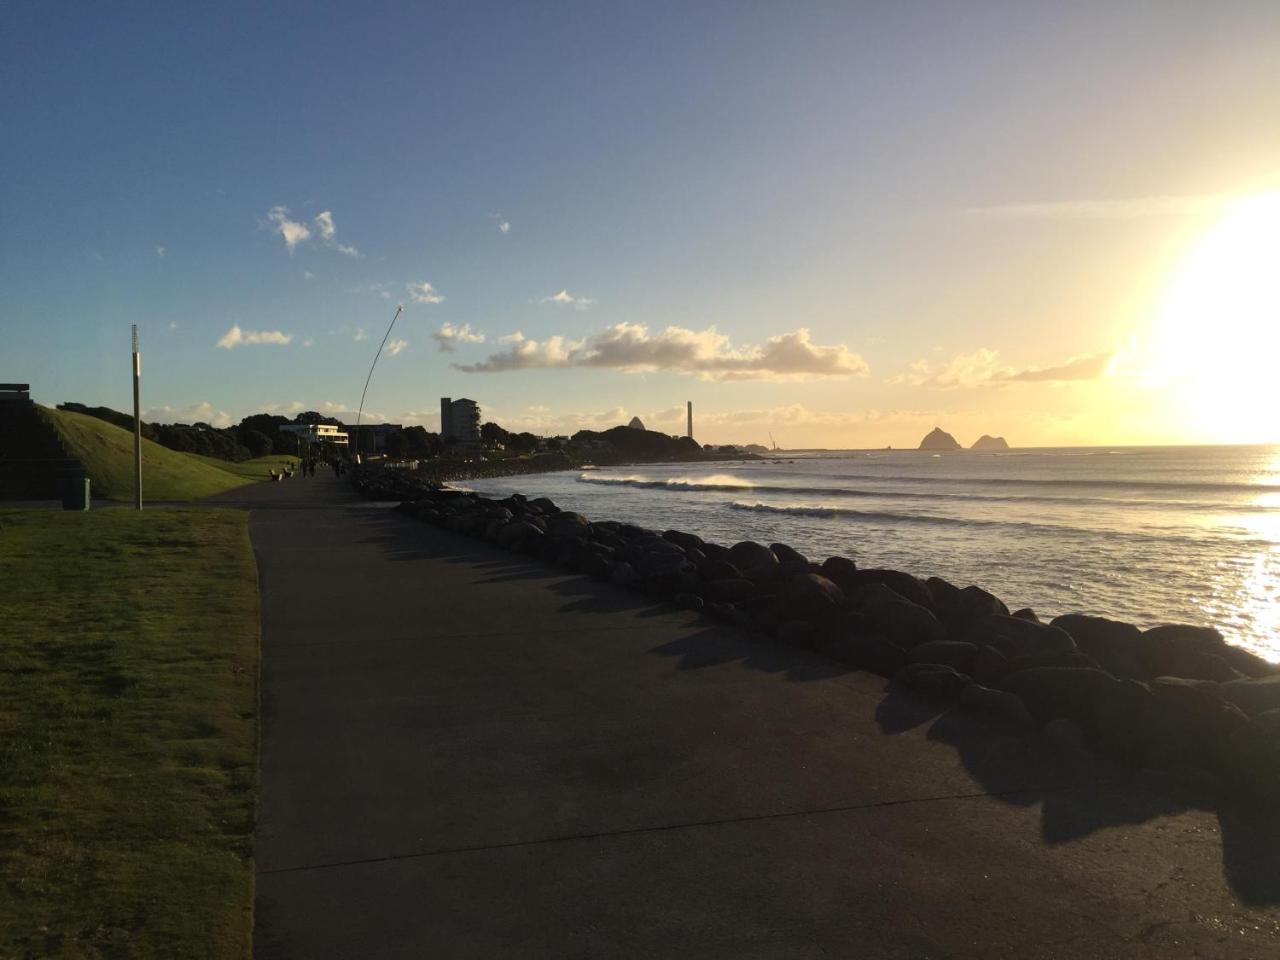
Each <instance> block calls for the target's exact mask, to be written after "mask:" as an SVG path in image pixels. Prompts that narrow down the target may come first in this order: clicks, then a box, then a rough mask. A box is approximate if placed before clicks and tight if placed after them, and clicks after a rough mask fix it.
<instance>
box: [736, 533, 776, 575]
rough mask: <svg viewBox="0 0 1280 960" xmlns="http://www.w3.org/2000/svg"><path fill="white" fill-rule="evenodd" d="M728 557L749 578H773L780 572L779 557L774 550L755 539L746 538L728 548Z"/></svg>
mask: <svg viewBox="0 0 1280 960" xmlns="http://www.w3.org/2000/svg"><path fill="white" fill-rule="evenodd" d="M728 559H730V563H732V564H733V566H735V567H737V568H739V570H741V571H742V576H745V577H746V579H748V580H753V581H754V580H772V579H773V577H776V576H777V573H778V558H777V557H776V556H773V550H771V549H769V548H768V547H763V545H760V544H758V543H755V541H753V540H744V541H742V543H737V544H733V545H732V547H730V548H728Z"/></svg>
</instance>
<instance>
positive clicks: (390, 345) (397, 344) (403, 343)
mask: <svg viewBox="0 0 1280 960" xmlns="http://www.w3.org/2000/svg"><path fill="white" fill-rule="evenodd" d="M408 345H409V341H408V340H397V339H396V338H395V337H392V338H391V339H390V340H388V341H387V345H386V346H385V347H383V348H382V350H383V352H384V353H385V354H387V356H389V357H394V356H395V355H396V354H398V353H399V352H400V351H402V350H403V349H404V348H405V347H407V346H408Z"/></svg>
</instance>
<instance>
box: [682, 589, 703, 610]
mask: <svg viewBox="0 0 1280 960" xmlns="http://www.w3.org/2000/svg"><path fill="white" fill-rule="evenodd" d="M675 604H676V606H677V607H679V608H680V609H681V610H695V611H696V610H701V609H702V608H703V606H704V605H705V604H704V603H703V600H702V598H701V597H700V596H698V595H697V594H696V593H677V594H676V596H675Z"/></svg>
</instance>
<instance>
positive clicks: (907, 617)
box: [852, 583, 947, 648]
mask: <svg viewBox="0 0 1280 960" xmlns="http://www.w3.org/2000/svg"><path fill="white" fill-rule="evenodd" d="M852 606H853V609H854V610H855V611H857V612H858V613H861V614H862V615H863V616H864V617H866V620H867V623H868V624H869V625H870V627H871V628H872V629H873V630H875V631H876V632H877V633H881V634H884V635H885V636H886V637H888V638H889V639H890V640H892V641H893V642H894V643H897V644H899V645H900V646H903V647H907V648H910V647H915V646H918V645H919V644H921V643H928V642H929V641H931V640H945V639H946V638H947V631H946V628H945V627H943V626H942V624H941V623H939V622H938V619H937V617H935V616H934V615H933V614H932V613H930V612H929V611H928V610H927V609H925V608H924V607H922V606H920V605H919V604H916V603H912V602H911V601H909V600H906V599H904V598H903V597H902V596H900V595H899V594H898V593H896V592H895V591H893V590H892V589H890V588H889V587H887V586H885V585H884V584H880V583H872V584H867V585H865V586H862V587H859V588H858V589H857V590H856V591H855V592H854V594H853V597H852Z"/></svg>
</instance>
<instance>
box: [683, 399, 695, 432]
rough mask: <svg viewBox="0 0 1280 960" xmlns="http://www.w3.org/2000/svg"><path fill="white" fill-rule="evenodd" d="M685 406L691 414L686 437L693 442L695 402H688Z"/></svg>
mask: <svg viewBox="0 0 1280 960" xmlns="http://www.w3.org/2000/svg"><path fill="white" fill-rule="evenodd" d="M685 405H686V409H687V410H688V413H689V428H688V431H687V432H686V433H685V436H686V437H688V438H689V439H690V440H692V439H693V401H692V400H686V401H685Z"/></svg>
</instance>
